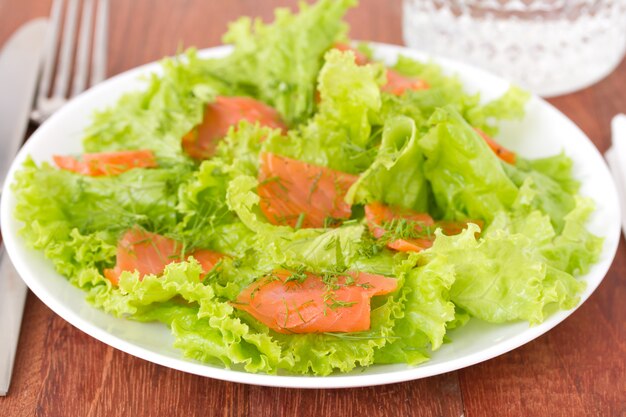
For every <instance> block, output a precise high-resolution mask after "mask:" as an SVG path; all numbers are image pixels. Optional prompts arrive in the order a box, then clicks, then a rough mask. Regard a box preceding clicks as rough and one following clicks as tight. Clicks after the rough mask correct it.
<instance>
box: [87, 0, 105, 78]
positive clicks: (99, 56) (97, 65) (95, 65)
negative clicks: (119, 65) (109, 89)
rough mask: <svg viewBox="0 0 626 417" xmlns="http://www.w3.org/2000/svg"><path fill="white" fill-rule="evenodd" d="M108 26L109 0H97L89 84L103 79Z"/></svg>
mask: <svg viewBox="0 0 626 417" xmlns="http://www.w3.org/2000/svg"><path fill="white" fill-rule="evenodd" d="M108 28H109V0H98V12H97V13H96V31H95V35H94V42H93V56H92V65H91V80H90V85H94V84H97V83H99V82H100V81H102V80H104V79H105V77H106V69H107V68H106V67H107V32H108Z"/></svg>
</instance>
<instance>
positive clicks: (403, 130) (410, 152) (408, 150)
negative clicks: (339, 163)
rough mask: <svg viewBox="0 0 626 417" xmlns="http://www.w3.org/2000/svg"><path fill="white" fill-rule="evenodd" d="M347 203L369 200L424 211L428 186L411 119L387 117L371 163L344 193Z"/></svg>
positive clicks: (364, 202) (367, 201)
mask: <svg viewBox="0 0 626 417" xmlns="http://www.w3.org/2000/svg"><path fill="white" fill-rule="evenodd" d="M346 201H347V202H348V203H350V204H354V203H360V204H366V203H369V202H373V201H382V202H384V203H387V204H390V205H394V206H401V207H406V208H409V209H413V210H415V211H418V212H426V211H427V209H428V205H429V189H428V184H427V182H426V178H425V177H424V157H423V155H422V152H421V150H420V148H419V146H418V133H417V128H416V126H415V122H414V121H413V120H412V119H410V118H408V117H405V116H399V117H396V118H393V119H390V120H388V121H387V122H386V123H385V126H384V129H383V138H382V142H381V144H380V148H379V150H378V154H377V155H376V159H375V160H374V162H373V163H372V165H371V166H370V167H369V168H368V169H367V170H366V171H365V172H363V173H362V174H361V175H360V176H359V179H358V181H357V182H356V183H354V184H353V185H352V187H350V190H349V191H348V193H347V195H346Z"/></svg>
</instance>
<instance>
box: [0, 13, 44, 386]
mask: <svg viewBox="0 0 626 417" xmlns="http://www.w3.org/2000/svg"><path fill="white" fill-rule="evenodd" d="M47 27H48V20H47V19H36V20H32V21H30V22H28V23H26V24H25V25H23V26H22V27H20V28H19V29H18V31H17V32H15V34H13V36H11V38H10V39H9V40H8V41H7V43H6V44H5V46H4V47H3V48H2V50H1V51H0V190H2V187H3V185H4V180H5V178H6V174H7V171H8V170H9V166H10V165H11V161H12V160H13V158H14V157H15V154H16V153H17V151H18V150H19V148H20V146H21V144H22V141H23V140H24V134H25V133H26V128H27V127H28V117H29V114H30V111H31V109H32V106H33V99H34V97H35V90H36V87H37V77H38V75H39V71H40V67H41V60H42V57H43V47H44V40H45V38H46V30H47ZM25 299H26V285H25V284H24V282H22V280H21V279H20V277H19V275H18V274H17V272H16V271H15V268H14V267H13V265H12V264H11V260H10V259H9V257H8V256H6V253H5V252H4V250H3V248H0V395H6V393H7V391H8V390H9V383H10V382H11V374H12V372H13V362H14V360H15V350H16V348H17V341H18V339H19V335H20V327H21V322H22V312H23V310H24V301H25Z"/></svg>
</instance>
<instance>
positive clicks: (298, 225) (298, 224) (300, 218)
mask: <svg viewBox="0 0 626 417" xmlns="http://www.w3.org/2000/svg"><path fill="white" fill-rule="evenodd" d="M305 217H306V213H300V215H299V216H298V220H297V221H296V226H295V227H294V229H296V230H300V229H301V228H302V223H304V218H305Z"/></svg>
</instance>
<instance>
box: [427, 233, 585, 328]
mask: <svg viewBox="0 0 626 417" xmlns="http://www.w3.org/2000/svg"><path fill="white" fill-rule="evenodd" d="M544 224H545V223H544ZM548 226H549V225H548ZM478 231H479V228H478V226H476V225H473V224H470V226H469V227H468V228H467V229H466V230H465V231H464V232H462V233H461V234H460V235H457V236H445V235H443V234H441V233H440V232H436V233H437V238H436V239H435V243H434V244H433V247H432V248H431V249H429V250H427V251H426V252H427V253H428V254H429V256H434V257H437V256H441V255H444V256H446V258H447V261H448V264H451V265H453V267H454V271H455V276H456V279H455V280H454V283H453V284H452V287H451V288H450V299H451V300H452V302H454V304H455V305H456V306H458V307H461V308H462V309H464V310H465V311H467V312H468V313H469V314H470V315H472V316H473V317H477V318H480V319H482V320H485V321H489V322H493V323H503V322H507V321H514V320H520V319H521V320H526V321H529V322H530V323H531V324H536V323H540V322H542V321H543V319H544V317H545V314H546V310H545V309H546V307H547V306H549V305H550V304H552V303H557V304H558V306H559V307H560V308H571V307H573V306H574V305H576V304H577V303H578V300H579V297H578V294H579V293H580V291H582V289H583V288H584V283H582V282H579V281H577V280H576V279H574V278H573V277H572V275H570V274H568V273H566V272H563V271H558V270H556V269H555V268H553V267H551V266H549V265H547V263H546V262H545V259H544V257H543V255H542V254H541V251H540V250H539V248H537V246H536V245H534V244H533V242H532V240H531V239H529V238H528V237H527V236H525V235H523V234H521V233H515V234H511V233H507V232H506V231H504V230H497V231H495V232H492V233H490V234H488V235H486V236H484V237H483V238H482V239H480V240H479V241H478V240H476V237H475V233H477V232H478Z"/></svg>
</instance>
